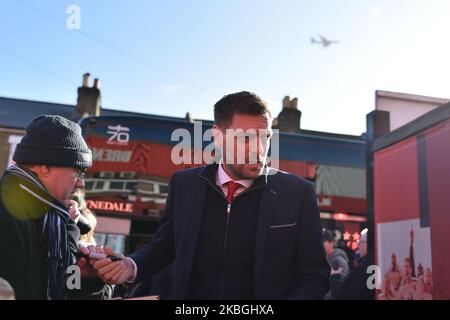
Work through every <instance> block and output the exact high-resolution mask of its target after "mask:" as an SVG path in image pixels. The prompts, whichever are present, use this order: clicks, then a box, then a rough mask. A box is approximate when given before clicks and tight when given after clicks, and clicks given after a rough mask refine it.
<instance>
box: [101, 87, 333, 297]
mask: <svg viewBox="0 0 450 320" xmlns="http://www.w3.org/2000/svg"><path fill="white" fill-rule="evenodd" d="M214 118H215V124H214V127H213V136H214V143H215V145H216V147H217V149H218V150H221V154H222V158H221V161H220V163H219V164H211V165H207V166H203V167H199V168H194V169H188V170H184V171H180V172H177V173H175V174H174V175H173V176H172V178H171V181H170V184H169V185H170V189H169V195H168V199H167V202H166V211H165V214H164V217H163V220H162V222H161V226H160V228H159V229H158V231H157V232H156V234H155V237H154V238H153V240H151V241H150V242H149V243H148V244H147V245H146V246H145V247H144V248H142V249H141V250H139V251H137V252H135V253H133V254H131V255H130V256H129V257H127V258H125V257H124V259H122V261H118V262H112V261H111V260H110V259H104V260H100V261H97V262H95V263H94V268H95V269H97V272H98V274H99V275H100V276H101V277H102V279H103V280H104V281H106V282H109V283H124V282H140V281H143V280H145V279H149V278H150V277H152V276H153V275H154V274H156V273H157V272H159V271H160V270H162V269H163V268H165V267H167V266H168V265H172V267H171V271H172V272H171V274H172V285H173V290H172V298H173V299H323V298H324V296H325V294H326V292H327V291H328V287H329V271H330V268H329V265H328V263H327V260H326V257H325V251H324V247H323V241H322V230H321V225H320V217H319V211H318V208H317V202H316V196H315V192H314V189H313V186H312V184H311V183H310V182H308V181H306V180H305V179H303V178H301V177H297V176H294V175H291V174H288V173H285V172H282V171H278V170H275V169H271V168H269V167H268V166H267V153H268V149H269V145H270V138H271V136H272V130H271V115H270V112H269V110H268V107H267V104H266V103H265V102H264V101H262V100H261V99H260V98H259V97H258V96H256V95H255V94H253V93H249V92H239V93H235V94H230V95H227V96H225V97H223V98H222V99H221V100H220V101H218V102H217V103H216V104H215V106H214ZM107 253H109V254H111V252H107Z"/></svg>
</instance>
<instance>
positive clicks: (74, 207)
mask: <svg viewBox="0 0 450 320" xmlns="http://www.w3.org/2000/svg"><path fill="white" fill-rule="evenodd" d="M66 206H67V208H69V214H70V219H71V220H72V221H73V222H75V224H76V223H77V222H78V220H79V219H80V210H79V209H78V202H76V201H75V200H72V199H69V200H67V203H66Z"/></svg>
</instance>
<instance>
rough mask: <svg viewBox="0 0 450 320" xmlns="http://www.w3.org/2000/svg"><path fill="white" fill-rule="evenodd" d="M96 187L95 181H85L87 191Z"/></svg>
mask: <svg viewBox="0 0 450 320" xmlns="http://www.w3.org/2000/svg"><path fill="white" fill-rule="evenodd" d="M93 187H94V181H85V182H84V188H85V189H86V190H88V191H89V190H92V188H93Z"/></svg>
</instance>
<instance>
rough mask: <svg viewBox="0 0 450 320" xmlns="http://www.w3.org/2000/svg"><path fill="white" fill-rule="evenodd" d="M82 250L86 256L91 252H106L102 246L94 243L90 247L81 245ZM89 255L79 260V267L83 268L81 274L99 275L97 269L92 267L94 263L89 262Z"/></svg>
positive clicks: (88, 275) (84, 275)
mask: <svg viewBox="0 0 450 320" xmlns="http://www.w3.org/2000/svg"><path fill="white" fill-rule="evenodd" d="M80 252H81V253H82V254H83V255H85V256H89V254H90V253H93V252H95V253H104V251H103V249H102V247H101V246H94V245H90V246H88V247H85V246H83V245H80ZM88 260H91V259H88V258H87V257H82V258H80V259H79V260H78V262H77V265H78V267H80V270H81V276H82V277H84V278H87V277H97V276H98V275H97V271H96V270H95V269H94V268H93V267H92V264H90V263H89V261H88Z"/></svg>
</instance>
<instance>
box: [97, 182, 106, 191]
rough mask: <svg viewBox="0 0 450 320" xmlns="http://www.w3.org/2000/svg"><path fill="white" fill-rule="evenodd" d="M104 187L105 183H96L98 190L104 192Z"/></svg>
mask: <svg viewBox="0 0 450 320" xmlns="http://www.w3.org/2000/svg"><path fill="white" fill-rule="evenodd" d="M104 186H105V183H104V182H103V181H97V182H96V183H95V189H96V190H102V189H103V187H104Z"/></svg>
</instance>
